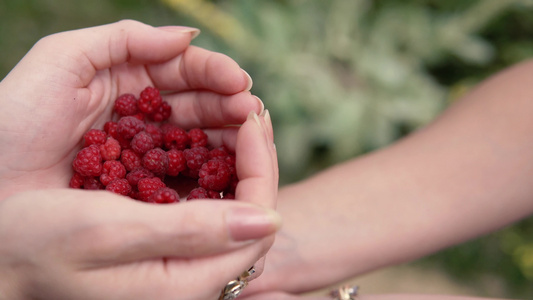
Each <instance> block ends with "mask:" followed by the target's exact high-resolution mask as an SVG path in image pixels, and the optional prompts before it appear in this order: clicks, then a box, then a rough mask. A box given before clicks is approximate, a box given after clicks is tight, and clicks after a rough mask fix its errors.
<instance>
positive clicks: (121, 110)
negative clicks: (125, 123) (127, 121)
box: [113, 94, 139, 117]
mask: <svg viewBox="0 0 533 300" xmlns="http://www.w3.org/2000/svg"><path fill="white" fill-rule="evenodd" d="M113 110H114V112H115V113H117V114H118V115H119V116H121V117H124V116H133V115H135V114H137V113H138V112H139V110H138V108H137V99H136V98H135V96H134V95H133V94H122V95H120V96H118V98H117V99H116V100H115V106H114V107H113Z"/></svg>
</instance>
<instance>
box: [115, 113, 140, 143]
mask: <svg viewBox="0 0 533 300" xmlns="http://www.w3.org/2000/svg"><path fill="white" fill-rule="evenodd" d="M145 127H146V125H145V124H144V122H143V121H141V120H139V119H137V118H136V117H133V116H127V117H122V118H120V119H119V120H118V126H117V132H118V135H119V136H121V137H123V138H125V139H127V140H131V139H132V138H133V137H134V136H135V135H136V134H137V133H139V132H141V131H143V130H144V128H145Z"/></svg>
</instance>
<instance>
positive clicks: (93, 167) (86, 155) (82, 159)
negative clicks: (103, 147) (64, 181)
mask: <svg viewBox="0 0 533 300" xmlns="http://www.w3.org/2000/svg"><path fill="white" fill-rule="evenodd" d="M72 167H73V168H74V171H76V172H78V173H80V174H81V175H82V176H100V175H101V174H102V155H101V154H100V149H99V147H98V146H96V145H90V146H89V147H85V148H83V149H81V150H80V151H79V152H78V153H77V154H76V158H74V161H73V162H72Z"/></svg>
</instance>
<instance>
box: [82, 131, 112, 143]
mask: <svg viewBox="0 0 533 300" xmlns="http://www.w3.org/2000/svg"><path fill="white" fill-rule="evenodd" d="M106 137H107V134H106V132H105V131H103V130H100V129H90V130H89V131H87V132H86V133H85V134H84V135H83V140H84V143H83V147H87V146H90V145H101V144H103V143H105V140H106Z"/></svg>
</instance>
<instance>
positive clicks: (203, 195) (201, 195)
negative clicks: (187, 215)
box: [187, 187, 221, 200]
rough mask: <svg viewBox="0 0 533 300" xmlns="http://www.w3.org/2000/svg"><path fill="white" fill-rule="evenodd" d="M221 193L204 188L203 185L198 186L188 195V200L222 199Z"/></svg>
mask: <svg viewBox="0 0 533 300" xmlns="http://www.w3.org/2000/svg"><path fill="white" fill-rule="evenodd" d="M220 198H221V196H220V193H218V192H215V191H208V190H206V189H204V188H203V187H197V188H194V189H192V190H191V191H190V193H189V196H187V200H194V199H220Z"/></svg>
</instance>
